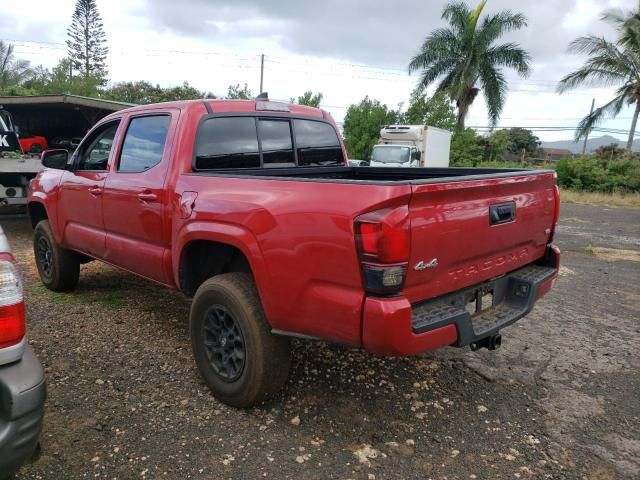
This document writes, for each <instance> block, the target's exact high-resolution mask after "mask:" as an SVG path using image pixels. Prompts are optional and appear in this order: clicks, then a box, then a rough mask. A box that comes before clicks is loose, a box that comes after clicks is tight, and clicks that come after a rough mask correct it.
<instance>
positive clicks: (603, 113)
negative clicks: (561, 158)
mask: <svg viewBox="0 0 640 480" xmlns="http://www.w3.org/2000/svg"><path fill="white" fill-rule="evenodd" d="M602 18H603V20H607V21H610V22H612V23H614V24H616V25H617V26H618V28H619V30H620V36H619V38H618V41H617V42H616V43H614V42H610V41H608V40H605V39H604V38H602V37H596V36H593V35H587V36H584V37H580V38H577V39H575V40H574V41H573V42H571V43H570V44H569V52H572V53H578V54H584V55H587V57H588V60H587V61H586V62H585V64H584V65H583V66H582V67H580V68H579V69H578V70H576V71H575V72H572V73H570V74H568V75H567V76H565V77H564V78H563V79H562V80H560V83H559V84H558V92H559V93H563V92H566V91H567V90H571V89H574V88H577V87H580V86H583V85H586V86H604V87H609V86H614V85H615V86H617V87H618V88H617V90H616V91H615V96H614V98H613V99H612V100H611V101H610V102H608V103H606V104H605V105H603V106H602V107H598V108H596V109H595V110H594V111H593V112H592V113H591V114H589V115H587V116H586V117H585V118H583V119H582V120H581V121H580V123H579V124H578V127H577V129H576V137H575V139H576V141H578V140H580V139H581V138H583V137H585V136H587V135H588V134H589V133H590V132H591V130H592V129H593V127H595V126H597V125H599V124H600V123H601V122H602V121H603V120H604V119H605V118H607V117H611V118H615V117H616V116H617V115H618V114H619V113H620V111H621V110H622V108H623V107H624V106H625V105H634V106H635V111H634V114H633V119H632V120H631V128H630V129H629V138H628V140H627V150H628V151H631V148H632V147H633V137H634V136H635V131H636V125H637V123H638V115H639V114H640V28H638V26H639V22H638V13H635V14H633V15H630V16H624V15H622V14H617V13H612V12H609V13H606V14H604V15H603V17H602Z"/></svg>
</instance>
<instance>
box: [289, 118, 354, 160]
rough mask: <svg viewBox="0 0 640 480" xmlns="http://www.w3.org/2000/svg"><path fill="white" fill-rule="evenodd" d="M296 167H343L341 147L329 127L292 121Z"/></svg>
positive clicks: (311, 122)
mask: <svg viewBox="0 0 640 480" xmlns="http://www.w3.org/2000/svg"><path fill="white" fill-rule="evenodd" d="M293 124H294V130H295V132H296V149H297V150H298V165H300V166H308V165H344V157H343V155H342V147H341V146H340V141H339V140H338V136H337V135H336V131H335V130H334V129H333V127H332V126H331V125H329V124H328V123H324V122H315V121H313V120H294V121H293Z"/></svg>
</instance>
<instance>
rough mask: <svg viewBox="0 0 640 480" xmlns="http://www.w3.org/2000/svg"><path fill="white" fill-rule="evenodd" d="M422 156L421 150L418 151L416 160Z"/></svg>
mask: <svg viewBox="0 0 640 480" xmlns="http://www.w3.org/2000/svg"><path fill="white" fill-rule="evenodd" d="M421 157H422V152H421V151H420V150H418V151H416V160H418V161H420V158H421Z"/></svg>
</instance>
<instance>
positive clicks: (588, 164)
mask: <svg viewBox="0 0 640 480" xmlns="http://www.w3.org/2000/svg"><path fill="white" fill-rule="evenodd" d="M556 172H557V174H558V184H559V185H560V186H561V187H565V188H570V189H573V190H586V191H589V192H605V193H612V192H620V193H624V192H637V191H640V161H639V160H637V159H635V158H631V157H626V158H617V159H613V160H608V159H604V158H598V157H587V156H584V157H572V158H563V159H561V160H560V161H558V164H557V166H556Z"/></svg>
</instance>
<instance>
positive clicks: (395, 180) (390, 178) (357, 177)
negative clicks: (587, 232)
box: [193, 167, 553, 185]
mask: <svg viewBox="0 0 640 480" xmlns="http://www.w3.org/2000/svg"><path fill="white" fill-rule="evenodd" d="M552 172H553V171H552V170H528V169H524V168H522V169H517V168H456V167H449V168H395V167H295V168H259V169H258V168H256V169H236V170H229V169H226V170H210V171H199V172H195V173H193V175H199V176H219V177H239V176H243V177H254V178H268V179H271V180H289V179H295V180H298V181H314V182H332V183H377V184H382V185H389V184H391V185H398V184H413V185H416V184H428V183H442V182H449V181H463V180H482V179H488V178H502V177H510V176H514V175H518V176H521V175H539V174H541V173H552Z"/></svg>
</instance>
